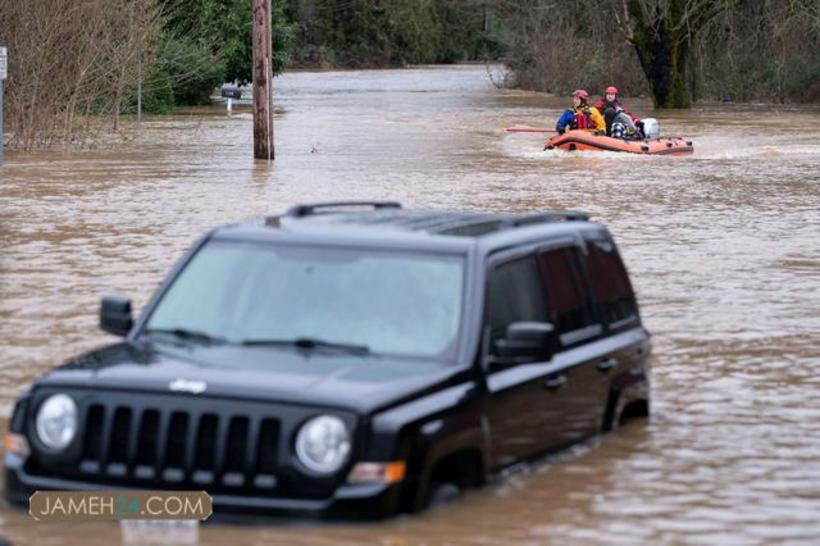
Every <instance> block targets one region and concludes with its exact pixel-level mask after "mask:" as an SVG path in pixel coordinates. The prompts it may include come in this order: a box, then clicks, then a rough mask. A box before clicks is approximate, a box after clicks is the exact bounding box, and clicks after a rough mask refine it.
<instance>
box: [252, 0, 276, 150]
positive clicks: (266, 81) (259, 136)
mask: <svg viewBox="0 0 820 546" xmlns="http://www.w3.org/2000/svg"><path fill="white" fill-rule="evenodd" d="M272 50H273V45H272V42H271V0H253V156H254V157H255V158H257V159H267V160H268V161H270V160H272V159H273V157H274V150H273V100H272V95H273V80H272V78H273V72H272V67H271V56H272V55H273V51H272Z"/></svg>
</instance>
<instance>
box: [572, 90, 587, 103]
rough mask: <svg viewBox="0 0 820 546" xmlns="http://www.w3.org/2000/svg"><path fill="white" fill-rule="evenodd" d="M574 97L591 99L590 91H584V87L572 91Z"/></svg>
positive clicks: (584, 99)
mask: <svg viewBox="0 0 820 546" xmlns="http://www.w3.org/2000/svg"><path fill="white" fill-rule="evenodd" d="M572 96H573V97H578V98H579V99H581V100H583V101H586V100H589V93H587V92H586V91H584V90H583V89H576V90H575V91H573V92H572Z"/></svg>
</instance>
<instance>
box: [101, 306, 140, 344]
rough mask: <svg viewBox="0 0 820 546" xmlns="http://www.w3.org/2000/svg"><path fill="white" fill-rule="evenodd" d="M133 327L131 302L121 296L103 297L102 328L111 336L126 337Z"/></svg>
mask: <svg viewBox="0 0 820 546" xmlns="http://www.w3.org/2000/svg"><path fill="white" fill-rule="evenodd" d="M133 326H134V318H133V316H132V315H131V300H130V299H129V298H123V297H121V296H103V299H102V301H101V302H100V328H102V329H103V331H105V332H108V333H109V334H114V335H115V336H121V337H124V336H126V335H128V332H130V331H131V328H132V327H133Z"/></svg>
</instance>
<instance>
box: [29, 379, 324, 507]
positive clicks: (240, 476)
mask: <svg viewBox="0 0 820 546" xmlns="http://www.w3.org/2000/svg"><path fill="white" fill-rule="evenodd" d="M89 398H90V397H86V400H88V401H87V403H86V404H84V405H81V419H82V423H83V427H82V429H81V431H80V438H81V441H82V445H81V447H80V449H79V451H78V452H77V453H78V456H77V458H76V459H75V460H72V461H68V460H66V461H48V464H45V462H43V463H42V464H39V465H37V461H36V457H35V461H34V463H35V465H37V468H35V469H34V470H35V472H36V473H38V474H47V475H55V476H60V477H63V478H70V479H78V480H82V481H86V482H95V483H106V484H112V485H124V486H134V487H139V488H157V489H200V490H202V489H204V490H207V491H209V492H216V493H234V494H243V493H247V494H265V495H267V496H287V497H294V498H324V497H327V496H329V495H330V494H331V493H332V491H333V489H334V488H335V486H336V485H337V483H336V482H337V478H325V479H318V480H317V479H307V478H306V477H305V476H304V474H302V473H301V472H300V471H299V470H298V469H297V468H296V467H295V465H294V463H293V461H292V459H291V457H290V448H289V446H288V445H283V444H286V442H283V441H280V438H283V437H284V438H287V437H290V436H291V435H292V434H293V432H294V429H295V427H296V426H298V424H299V423H300V422H302V421H303V420H304V417H305V416H306V415H308V414H307V413H306V411H305V410H304V409H301V410H295V409H294V408H292V407H276V406H272V405H267V404H256V403H249V402H242V401H239V402H235V403H234V402H231V401H218V402H215V401H209V400H206V399H200V398H196V399H194V398H183V397H171V396H153V395H150V396H144V397H137V396H133V395H119V394H118V395H111V396H110V400H111V401H110V402H109V401H107V400H106V398H105V397H102V396H100V395H95V396H94V397H93V398H91V399H89Z"/></svg>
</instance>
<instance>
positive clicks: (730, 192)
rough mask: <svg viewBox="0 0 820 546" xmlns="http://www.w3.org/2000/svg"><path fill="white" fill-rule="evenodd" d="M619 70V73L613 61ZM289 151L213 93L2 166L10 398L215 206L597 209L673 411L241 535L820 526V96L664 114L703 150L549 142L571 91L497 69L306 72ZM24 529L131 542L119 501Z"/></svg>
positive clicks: (247, 211) (38, 536)
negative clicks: (580, 147) (109, 512)
mask: <svg viewBox="0 0 820 546" xmlns="http://www.w3.org/2000/svg"><path fill="white" fill-rule="evenodd" d="M615 83H617V82H615ZM275 89H276V98H275V102H276V106H277V108H282V109H284V113H283V114H282V115H280V116H278V117H277V119H276V141H277V149H276V152H277V157H278V159H277V160H276V162H275V163H274V164H273V165H271V166H268V165H267V164H265V163H258V162H254V161H253V160H252V159H251V155H252V154H251V151H252V145H251V134H252V130H251V120H250V116H249V114H248V113H242V112H241V111H239V112H238V113H237V114H236V115H234V117H232V118H230V119H229V118H227V117H225V116H224V113H223V111H222V110H219V109H216V108H214V109H204V110H201V111H196V112H191V113H182V114H179V115H176V116H171V117H165V118H159V119H153V120H149V121H146V122H144V123H143V124H142V128H141V129H140V131H139V133H138V134H136V136H135V140H134V141H133V142H131V143H130V144H129V145H128V146H127V147H122V148H120V149H115V150H110V151H84V152H79V153H74V154H58V153H36V154H29V155H21V154H16V153H7V164H6V166H5V167H3V168H2V169H0V210H2V214H1V215H0V340H2V344H0V415H2V418H3V421H2V428H5V426H6V423H5V420H6V419H7V418H8V415H9V412H10V409H11V404H12V402H13V400H14V397H15V395H16V392H17V390H18V389H19V388H20V387H22V386H25V385H27V384H28V383H29V382H30V381H31V380H33V379H34V378H35V377H36V376H38V375H39V374H41V373H43V372H45V371H46V370H48V369H49V368H51V367H52V366H54V365H56V364H58V363H60V362H61V361H62V360H64V359H65V358H67V357H68V356H70V355H72V354H76V353H78V352H81V351H85V350H88V349H91V348H93V347H95V346H97V345H99V344H102V343H106V342H109V341H111V340H113V338H110V337H107V336H105V335H103V334H102V333H101V332H99V330H98V329H97V327H96V323H97V306H98V302H99V298H100V296H101V295H102V294H108V293H121V294H126V295H129V296H131V297H133V298H134V301H135V304H136V307H137V309H139V308H141V306H142V305H143V304H144V303H145V301H146V300H147V299H148V297H149V296H150V294H151V292H152V291H153V289H154V288H155V287H156V286H157V284H158V283H159V282H160V280H161V279H162V277H163V276H164V274H165V273H166V272H167V271H168V270H169V268H170V267H171V265H172V264H173V263H174V261H175V260H176V259H177V258H178V257H179V256H180V255H181V253H182V252H183V250H184V249H186V248H187V247H188V245H190V244H191V242H192V241H193V240H194V238H196V237H198V236H199V235H200V234H202V233H203V232H204V231H205V230H206V229H208V228H209V227H211V226H213V225H215V224H220V223H225V222H228V221H231V220H235V219H241V218H246V217H250V216H255V215H263V214H269V213H274V212H278V211H283V210H284V209H285V208H286V207H288V206H290V205H291V204H294V203H297V202H305V201H323V200H336V199H353V198H356V199H391V200H399V201H401V202H403V203H404V204H405V206H412V207H432V208H467V209H481V210H511V211H528V210H535V209H546V208H572V209H580V210H584V211H587V212H589V213H590V214H591V215H592V216H593V217H594V218H595V219H600V220H601V221H603V222H604V223H606V224H607V225H608V226H609V227H610V228H611V230H612V231H613V233H614V234H615V236H616V240H617V241H618V242H619V244H620V247H621V251H622V254H623V256H624V259H625V261H626V264H627V267H628V268H629V270H630V273H631V275H632V278H633V282H634V284H635V288H636V290H637V293H638V297H639V300H640V303H641V305H642V310H643V315H644V321H645V324H646V326H647V328H648V329H649V330H650V331H651V332H652V334H653V346H654V358H653V366H654V377H653V392H652V395H653V415H652V418H651V420H650V421H649V422H648V423H643V424H634V425H630V426H628V427H626V428H625V429H623V430H620V431H618V432H617V433H615V434H611V435H608V436H605V437H602V438H598V439H595V440H592V441H590V442H588V443H586V444H584V445H582V446H579V447H577V448H575V449H573V450H571V451H568V452H565V453H562V454H560V455H558V456H556V457H553V458H551V459H548V460H545V461H542V462H540V463H538V464H535V465H533V466H531V467H530V468H528V469H525V470H524V471H523V472H520V473H517V474H515V475H512V476H508V477H506V478H505V479H502V480H500V481H499V482H498V483H496V484H494V485H491V486H489V487H487V488H485V489H483V490H481V491H476V492H471V493H469V494H468V495H466V497H465V498H463V499H461V500H459V501H458V502H455V503H453V504H450V505H447V506H445V507H443V508H441V509H438V510H435V511H432V512H429V513H426V514H423V515H421V516H415V517H402V518H398V519H395V520H392V521H388V522H385V523H379V524H375V525H345V524H342V525H332V526H329V525H313V524H307V525H304V524H297V525H292V524H274V525H268V526H259V527H239V526H228V525H222V524H215V525H208V526H205V527H204V528H203V529H202V531H201V533H200V543H201V544H208V545H221V544H235V543H236V544H239V543H241V544H247V545H256V544H259V545H262V544H289V545H293V544H304V545H308V544H310V545H325V544H351V545H354V544H355V545H358V544H382V545H391V546H392V545H404V544H440V543H448V544H488V545H490V544H492V545H496V544H556V545H566V544H608V545H609V544H681V543H687V544H710V545H711V544H715V545H717V544H721V545H723V544H743V545H758V544H759V545H769V544H781V543H787V544H806V545H809V544H818V543H820V433H818V431H819V430H820V428H819V427H818V423H820V396H818V393H819V392H820V374H818V370H820V109H818V108H816V107H812V108H807V107H805V106H801V107H776V106H770V105H731V104H715V105H702V106H699V107H698V108H695V109H693V110H689V111H665V112H652V111H651V108H650V105H649V103H647V102H646V101H637V100H632V101H629V100H628V101H627V104H628V106H629V107H630V109H631V110H632V111H633V112H635V113H637V114H639V115H642V116H647V115H653V116H654V117H657V118H658V119H659V120H660V121H661V129H662V132H663V134H666V135H682V136H686V137H689V138H690V139H692V140H694V142H695V155H694V156H692V157H640V156H630V155H622V154H616V153H594V152H588V153H584V154H578V155H567V154H565V153H563V152H560V151H553V152H543V151H541V138H540V137H539V136H538V135H532V134H508V133H504V132H503V131H502V128H503V127H505V126H508V125H513V124H529V125H544V124H548V126H551V125H552V123H553V122H554V120H555V119H556V118H557V117H558V115H559V114H560V109H562V108H563V107H564V105H565V103H566V102H568V100H565V99H562V98H551V97H546V96H544V95H540V94H534V93H525V92H518V91H506V90H499V89H496V88H495V87H494V86H493V85H492V83H491V81H490V79H489V78H488V75H487V71H486V69H485V68H484V67H482V66H455V67H443V68H438V67H436V68H418V69H408V70H396V71H392V70H388V71H362V72H324V73H310V72H303V73H292V74H287V75H285V76H284V77H282V78H278V79H277V80H276V82H275ZM0 535H4V536H6V537H7V538H10V539H11V540H12V541H13V542H14V543H15V544H66V545H73V544H76V545H80V544H82V545H109V544H117V543H118V541H119V540H120V538H119V536H120V535H119V529H118V527H117V526H116V525H114V524H106V523H102V524H74V525H65V524H61V525H59V526H58V525H56V524H54V525H49V524H36V523H35V522H33V521H32V520H30V519H29V518H28V516H27V515H26V514H25V513H24V512H23V511H20V510H17V509H12V508H9V507H7V506H5V505H3V506H2V507H0Z"/></svg>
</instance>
